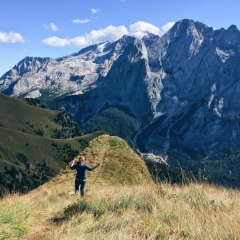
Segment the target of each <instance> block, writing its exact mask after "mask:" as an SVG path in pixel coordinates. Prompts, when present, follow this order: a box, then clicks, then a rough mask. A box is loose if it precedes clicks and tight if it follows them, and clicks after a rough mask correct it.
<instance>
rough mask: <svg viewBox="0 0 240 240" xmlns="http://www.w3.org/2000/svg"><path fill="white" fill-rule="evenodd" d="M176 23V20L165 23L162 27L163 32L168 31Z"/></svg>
mask: <svg viewBox="0 0 240 240" xmlns="http://www.w3.org/2000/svg"><path fill="white" fill-rule="evenodd" d="M174 24H175V22H168V23H166V24H165V25H163V27H162V30H163V32H167V31H168V30H169V29H170V28H171V27H172V26H173V25H174Z"/></svg>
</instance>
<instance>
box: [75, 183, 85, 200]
mask: <svg viewBox="0 0 240 240" xmlns="http://www.w3.org/2000/svg"><path fill="white" fill-rule="evenodd" d="M86 182H87V180H84V181H83V180H79V179H75V193H78V191H79V186H80V190H81V196H82V197H83V196H84V187H85V185H86Z"/></svg>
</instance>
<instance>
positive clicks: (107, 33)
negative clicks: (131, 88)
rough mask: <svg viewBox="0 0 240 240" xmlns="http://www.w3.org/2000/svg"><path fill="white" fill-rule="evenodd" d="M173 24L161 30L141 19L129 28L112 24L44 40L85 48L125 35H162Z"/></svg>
mask: <svg viewBox="0 0 240 240" xmlns="http://www.w3.org/2000/svg"><path fill="white" fill-rule="evenodd" d="M173 24H174V23H173V22H171V23H167V24H165V25H164V26H163V28H162V29H163V30H160V29H159V28H158V27H156V26H154V25H152V24H150V23H147V22H141V21H139V22H136V23H134V24H131V25H130V27H129V30H128V29H127V28H126V27H125V26H123V25H121V26H118V27H115V26H112V25H110V26H108V27H106V28H104V29H99V30H92V31H91V32H89V33H86V34H85V35H82V36H77V37H75V38H58V37H56V36H53V37H49V38H46V39H43V40H42V42H43V43H44V44H46V45H49V46H53V47H67V46H72V47H79V48H83V47H87V46H89V45H93V44H98V43H101V42H105V41H115V40H117V39H119V38H121V37H122V36H123V35H132V36H135V37H138V38H142V37H143V36H144V35H145V34H146V32H150V33H153V34H155V35H159V36H162V35H163V34H164V33H165V31H167V30H168V29H169V28H170V27H172V25H173Z"/></svg>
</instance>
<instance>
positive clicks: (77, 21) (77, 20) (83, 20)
mask: <svg viewBox="0 0 240 240" xmlns="http://www.w3.org/2000/svg"><path fill="white" fill-rule="evenodd" d="M90 21H91V20H90V19H87V18H86V19H82V20H80V19H74V20H72V22H73V23H88V22H90Z"/></svg>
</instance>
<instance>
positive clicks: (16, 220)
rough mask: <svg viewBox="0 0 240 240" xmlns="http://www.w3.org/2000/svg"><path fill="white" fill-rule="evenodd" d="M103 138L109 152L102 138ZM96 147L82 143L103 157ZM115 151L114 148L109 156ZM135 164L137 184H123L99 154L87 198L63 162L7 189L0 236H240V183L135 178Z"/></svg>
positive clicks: (53, 239) (88, 239)
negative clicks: (16, 189) (26, 186)
mask: <svg viewBox="0 0 240 240" xmlns="http://www.w3.org/2000/svg"><path fill="white" fill-rule="evenodd" d="M112 140H114V139H112ZM94 141H95V140H94ZM96 141H101V139H98V140H96ZM100 145H101V144H99V146H100ZM91 146H92V145H91ZM102 146H103V147H104V148H105V150H106V152H109V148H108V145H107V144H105V143H104V144H102ZM91 150H92V151H91ZM97 150H98V149H97ZM101 150H102V151H100V152H101V153H100V155H99V156H98V157H97V156H96V155H95V154H94V152H95V148H94V147H93V146H92V147H91V148H89V149H88V150H87V152H86V153H87V154H88V155H87V158H88V159H89V160H91V163H92V164H95V163H97V162H98V161H100V160H102V157H101V156H102V154H103V155H105V153H106V152H105V150H104V149H103V148H101ZM107 150H108V151H107ZM112 150H113V149H112ZM110 151H111V149H110ZM119 153H120V154H121V151H120V152H119ZM132 154H133V153H132ZM91 156H92V158H91ZM93 156H95V159H94V157H93ZM132 157H135V156H134V154H133V156H132ZM120 159H122V158H121V155H118V154H115V158H114V159H113V161H114V162H115V163H118V162H119V163H121V162H122V161H121V160H120ZM139 162H141V161H139ZM137 167H139V170H136V169H134V171H135V172H133V174H132V175H133V176H134V175H135V174H138V176H139V178H138V181H137V182H138V184H137V183H134V184H129V181H128V184H126V185H125V184H122V182H121V181H119V180H118V179H119V177H120V178H121V177H122V176H124V175H122V172H121V171H120V172H121V174H120V173H119V169H118V167H117V166H116V168H115V169H113V168H112V169H109V168H108V165H107V162H105V160H103V166H102V168H97V169H96V170H95V171H94V172H91V175H90V176H89V180H88V182H87V185H86V195H85V196H84V198H80V197H79V196H76V195H74V192H73V182H74V175H75V172H74V171H70V170H69V169H68V168H66V169H65V170H63V171H62V172H61V173H60V174H59V175H58V176H57V177H55V178H53V179H52V180H51V181H50V182H48V183H46V184H44V185H43V186H41V187H39V188H38V189H36V190H33V191H31V192H29V193H28V194H26V195H21V196H19V195H17V194H15V195H9V196H6V197H5V198H3V199H2V200H0V206H1V207H0V228H1V231H0V239H1V240H2V239H10V240H11V239H25V240H32V239H35V240H40V239H41V240H59V239H63V240H72V239H83V240H106V239H108V240H113V239H114V240H116V239H118V240H125V239H126V240H128V239H136V240H137V239H139V240H142V239H148V240H150V239H197V240H206V239H211V240H219V239H239V236H240V212H239V207H240V202H239V197H240V192H239V191H237V190H233V189H226V188H222V187H217V186H213V185H208V184H196V183H192V184H189V185H183V186H173V185H168V184H161V183H152V182H151V178H150V176H149V175H148V173H147V172H144V174H145V177H146V178H145V179H148V180H149V182H148V183H146V181H145V180H144V181H140V176H141V175H142V170H143V168H142V167H143V166H142V164H140V166H137ZM140 169H142V170H140ZM105 171H106V172H108V174H109V175H108V177H107V178H106V177H105V176H104V175H103V174H102V173H103V172H105ZM109 171H110V172H109ZM110 173H111V174H110ZM142 180H143V179H142ZM133 182H135V180H134V181H133ZM112 183H114V185H113V184H112Z"/></svg>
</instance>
